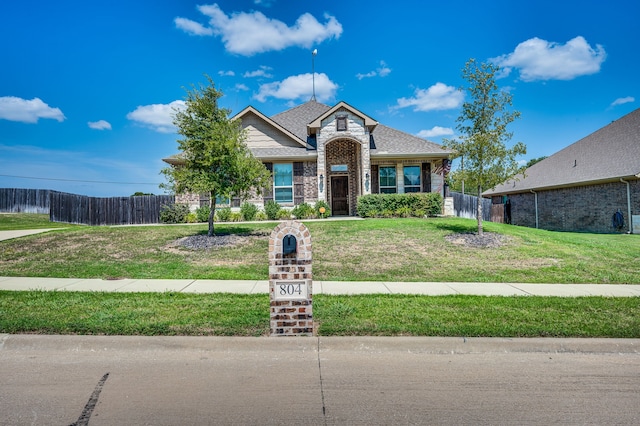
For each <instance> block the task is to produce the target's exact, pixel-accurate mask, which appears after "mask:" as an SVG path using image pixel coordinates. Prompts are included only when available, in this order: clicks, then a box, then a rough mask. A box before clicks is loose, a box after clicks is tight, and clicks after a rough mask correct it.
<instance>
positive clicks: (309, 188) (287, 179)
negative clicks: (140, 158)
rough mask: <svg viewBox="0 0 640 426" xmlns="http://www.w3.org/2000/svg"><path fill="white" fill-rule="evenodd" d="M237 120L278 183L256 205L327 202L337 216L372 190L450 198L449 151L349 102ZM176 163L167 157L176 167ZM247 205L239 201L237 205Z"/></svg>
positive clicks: (251, 111)
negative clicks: (382, 121)
mask: <svg viewBox="0 0 640 426" xmlns="http://www.w3.org/2000/svg"><path fill="white" fill-rule="evenodd" d="M233 119H239V120H241V121H242V126H243V127H244V128H245V129H246V130H247V140H246V143H247V146H248V147H249V149H251V151H252V152H253V154H254V155H255V156H256V157H257V158H258V159H259V160H261V161H262V162H263V163H264V164H265V166H266V167H267V169H268V170H270V171H271V172H272V175H273V179H272V185H271V187H270V188H265V190H264V191H263V195H262V196H260V197H258V196H255V197H252V198H251V199H249V200H248V201H249V202H252V203H254V204H258V205H262V204H263V203H265V202H267V201H268V200H272V199H273V200H275V201H277V202H278V203H279V204H280V205H282V206H284V207H293V206H294V205H298V204H301V203H303V202H306V203H309V204H313V203H315V202H316V201H319V200H323V201H326V202H327V203H328V204H329V205H330V206H331V210H332V213H333V214H334V215H355V214H356V199H357V197H358V196H360V195H364V194H371V193H407V192H439V193H440V194H442V195H443V196H444V195H445V189H446V188H445V177H446V172H447V171H448V167H449V157H450V154H451V152H450V151H449V150H446V149H444V148H443V147H442V146H440V145H438V144H436V143H433V142H429V141H426V140H424V139H422V138H419V137H416V136H413V135H410V134H408V133H404V132H402V131H400V130H396V129H392V128H390V127H387V126H384V125H382V124H379V123H378V122H377V121H375V120H374V119H372V118H371V117H369V116H368V115H367V114H365V113H363V112H361V111H359V110H357V109H355V108H353V107H352V106H350V105H349V104H347V103H345V102H339V103H338V104H336V105H334V106H328V105H325V104H322V103H319V102H316V101H313V100H312V101H309V102H307V103H304V104H302V105H299V106H297V107H294V108H291V109H289V110H286V111H284V112H281V113H279V114H276V115H274V116H272V117H267V116H265V115H264V114H262V113H261V112H260V111H258V110H257V109H255V108H253V107H251V106H249V107H247V108H245V109H243V110H242V111H240V112H239V113H238V114H237V115H235V116H234V117H233ZM176 160H177V158H176V157H169V158H165V159H164V161H165V162H167V163H169V164H173V165H177V164H178V163H179V161H176ZM196 200H197V197H196V198H195V199H193V200H192V202H194V203H195V202H196ZM183 202H184V200H183ZM239 202H240V201H239V200H231V205H232V207H237V206H239Z"/></svg>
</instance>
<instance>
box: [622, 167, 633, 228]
mask: <svg viewBox="0 0 640 426" xmlns="http://www.w3.org/2000/svg"><path fill="white" fill-rule="evenodd" d="M620 182H622V183H626V184H627V222H629V234H633V220H632V217H631V189H630V188H629V182H627V181H626V180H624V179H622V178H620Z"/></svg>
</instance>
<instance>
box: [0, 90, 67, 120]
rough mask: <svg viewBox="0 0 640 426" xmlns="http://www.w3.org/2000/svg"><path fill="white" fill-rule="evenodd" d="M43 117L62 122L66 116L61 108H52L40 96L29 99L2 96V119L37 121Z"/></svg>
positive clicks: (0, 103) (0, 100)
mask: <svg viewBox="0 0 640 426" xmlns="http://www.w3.org/2000/svg"><path fill="white" fill-rule="evenodd" d="M41 118H50V119H53V120H58V121H59V122H62V121H64V119H65V116H64V114H63V113H62V111H61V110H60V108H51V107H50V106H49V105H47V104H45V103H44V102H42V100H41V99H40V98H33V99H31V100H30V101H29V100H26V99H22V98H17V97H15V96H3V97H0V119H4V120H9V121H19V122H22V123H37V122H38V120H39V119H41Z"/></svg>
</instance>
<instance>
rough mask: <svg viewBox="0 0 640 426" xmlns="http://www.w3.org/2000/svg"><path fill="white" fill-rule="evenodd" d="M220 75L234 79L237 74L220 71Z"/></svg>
mask: <svg viewBox="0 0 640 426" xmlns="http://www.w3.org/2000/svg"><path fill="white" fill-rule="evenodd" d="M218 75H219V76H221V77H234V76H235V75H236V73H235V72H233V71H231V70H229V71H218Z"/></svg>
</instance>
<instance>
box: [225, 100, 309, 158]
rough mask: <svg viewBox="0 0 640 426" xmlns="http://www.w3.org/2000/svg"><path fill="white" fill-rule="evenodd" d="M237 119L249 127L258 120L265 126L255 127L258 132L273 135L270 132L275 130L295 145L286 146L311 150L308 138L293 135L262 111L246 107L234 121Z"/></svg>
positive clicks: (233, 118) (288, 144) (287, 144)
mask: <svg viewBox="0 0 640 426" xmlns="http://www.w3.org/2000/svg"><path fill="white" fill-rule="evenodd" d="M237 119H239V120H241V121H242V122H243V124H245V123H246V124H247V125H250V124H249V123H251V122H252V121H253V122H255V120H258V121H259V122H262V124H263V125H262V126H259V125H258V126H255V125H254V126H253V127H256V128H257V129H256V130H257V131H258V132H260V133H264V134H267V133H272V132H270V131H269V130H275V131H276V132H279V133H281V134H282V135H284V136H285V137H286V138H288V139H290V141H291V142H294V144H290V143H285V145H286V146H296V145H299V146H301V147H304V148H309V146H308V144H307V142H306V138H305V139H302V138H300V137H299V136H297V135H295V134H294V133H292V132H291V131H290V130H289V129H287V128H286V127H284V126H282V125H280V124H279V123H277V122H276V121H274V120H272V119H271V118H269V117H267V116H266V115H264V114H262V113H261V112H260V111H258V110H257V109H255V108H254V107H252V106H248V107H246V108H245V109H243V110H242V111H240V112H239V113H238V114H236V115H235V116H233V117H232V120H237ZM265 127H266V128H271V129H265Z"/></svg>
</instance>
